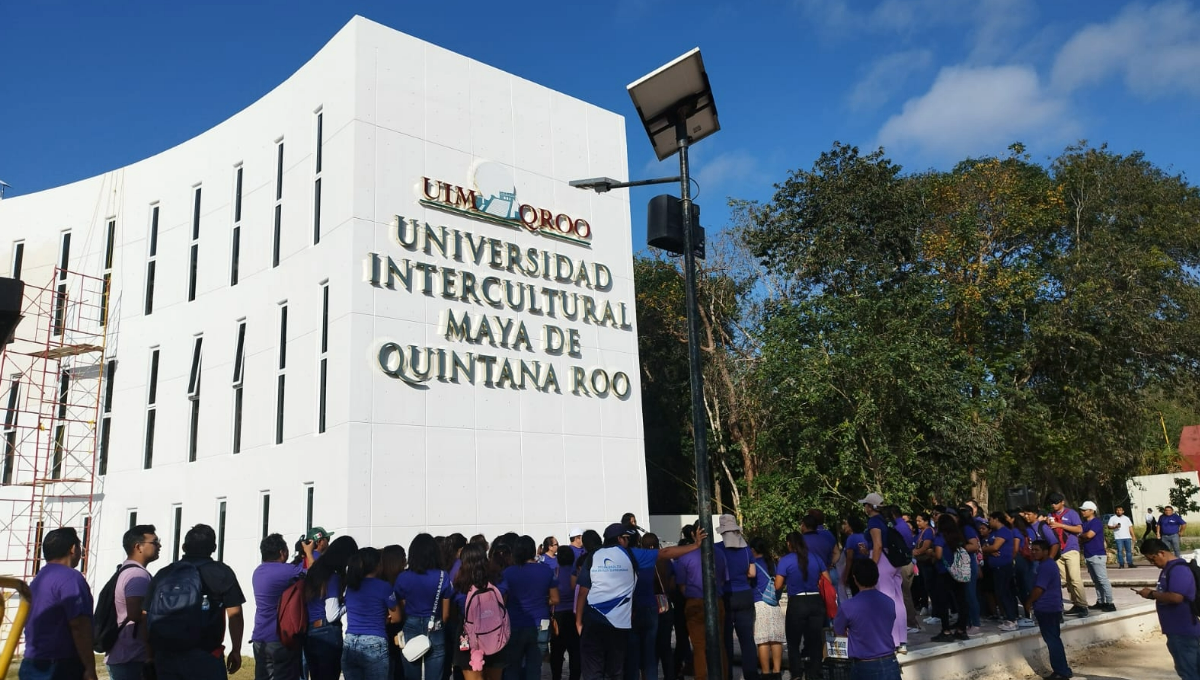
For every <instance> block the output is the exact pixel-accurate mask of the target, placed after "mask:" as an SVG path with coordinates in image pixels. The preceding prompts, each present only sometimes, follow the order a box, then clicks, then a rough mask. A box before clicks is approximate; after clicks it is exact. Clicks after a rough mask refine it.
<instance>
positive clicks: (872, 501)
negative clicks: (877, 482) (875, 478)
mask: <svg viewBox="0 0 1200 680" xmlns="http://www.w3.org/2000/svg"><path fill="white" fill-rule="evenodd" d="M859 503H860V504H861V503H867V504H869V505H883V496H880V495H879V494H877V493H869V494H867V497H866V498H864V499H862V500H861V501H859Z"/></svg>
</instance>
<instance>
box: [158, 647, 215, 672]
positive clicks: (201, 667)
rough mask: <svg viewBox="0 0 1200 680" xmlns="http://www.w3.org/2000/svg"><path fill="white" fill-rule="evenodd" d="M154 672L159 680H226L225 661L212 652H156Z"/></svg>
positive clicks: (197, 650)
mask: <svg viewBox="0 0 1200 680" xmlns="http://www.w3.org/2000/svg"><path fill="white" fill-rule="evenodd" d="M154 672H155V673H156V674H157V675H158V680H226V678H228V677H229V674H228V673H227V672H226V670H225V660H224V659H223V658H221V656H219V655H214V654H213V653H212V652H206V651H204V650H202V649H192V650H188V651H186V652H155V653H154Z"/></svg>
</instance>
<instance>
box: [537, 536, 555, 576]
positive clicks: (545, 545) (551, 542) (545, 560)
mask: <svg viewBox="0 0 1200 680" xmlns="http://www.w3.org/2000/svg"><path fill="white" fill-rule="evenodd" d="M540 551H541V552H540V554H538V562H541V563H542V564H548V565H550V568H551V569H556V568H557V567H558V560H557V557H558V539H557V538H555V537H553V536H547V537H545V538H543V539H542V545H541V547H540Z"/></svg>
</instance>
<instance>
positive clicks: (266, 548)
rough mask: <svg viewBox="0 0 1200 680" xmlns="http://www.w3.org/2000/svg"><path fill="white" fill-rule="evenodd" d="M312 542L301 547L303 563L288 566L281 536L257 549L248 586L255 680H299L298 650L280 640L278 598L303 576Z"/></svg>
mask: <svg viewBox="0 0 1200 680" xmlns="http://www.w3.org/2000/svg"><path fill="white" fill-rule="evenodd" d="M315 543H316V542H315V541H314V540H312V539H309V540H306V541H304V542H303V543H301V549H302V550H303V551H304V558H305V559H304V561H303V562H301V563H300V564H292V563H289V562H288V555H289V554H290V552H289V551H288V545H287V541H285V540H283V536H282V535H280V534H271V535H269V536H267V537H266V538H264V539H263V540H262V542H261V543H259V545H258V550H259V552H260V553H261V555H262V564H260V565H258V567H257V568H255V570H254V576H253V577H251V581H250V583H251V586H252V587H253V589H254V606H255V611H254V630H253V631H251V633H250V644H251V645H253V648H254V677H255V680H299V678H300V648H299V646H297V647H296V648H295V649H290V648H288V647H287V646H286V645H284V644H283V642H282V641H280V639H279V630H278V615H279V598H280V596H282V595H283V591H285V590H287V588H288V586H290V585H292V584H293V583H295V582H296V580H297V579H299V578H300V577H302V576H304V574H305V572H307V571H308V564H309V563H310V562H311V561H312V554H313V548H314V546H315Z"/></svg>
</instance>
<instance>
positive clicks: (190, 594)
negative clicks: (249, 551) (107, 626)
mask: <svg viewBox="0 0 1200 680" xmlns="http://www.w3.org/2000/svg"><path fill="white" fill-rule="evenodd" d="M212 606H213V604H212V603H210V601H209V599H208V597H207V595H205V593H204V584H203V582H202V581H201V580H200V569H199V567H197V565H196V564H194V563H192V562H188V561H187V560H182V561H179V562H176V563H175V564H173V565H171V568H170V569H169V570H167V571H166V573H162V572H160V573H159V574H158V576H156V577H155V578H154V597H153V598H151V600H150V603H149V606H148V607H147V608H146V619H147V623H148V624H149V625H150V644H151V645H153V647H154V648H155V649H165V650H170V651H177V652H184V651H188V650H191V649H197V648H198V647H199V646H200V638H201V636H202V635H203V633H204V630H205V628H207V627H208V624H209V622H211V621H212V613H211V611H209V610H210V609H211V607H212Z"/></svg>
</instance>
